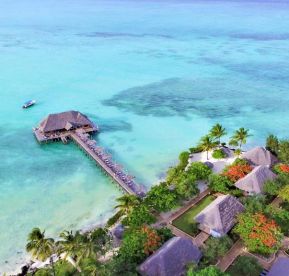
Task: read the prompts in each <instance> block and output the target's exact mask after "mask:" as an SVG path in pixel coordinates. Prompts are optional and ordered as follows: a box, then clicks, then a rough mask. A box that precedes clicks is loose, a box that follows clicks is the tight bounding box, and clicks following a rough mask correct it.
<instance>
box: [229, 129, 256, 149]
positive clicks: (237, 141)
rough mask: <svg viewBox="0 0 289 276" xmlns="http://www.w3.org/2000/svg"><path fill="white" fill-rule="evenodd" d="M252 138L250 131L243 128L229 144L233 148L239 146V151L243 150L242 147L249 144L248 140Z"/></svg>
mask: <svg viewBox="0 0 289 276" xmlns="http://www.w3.org/2000/svg"><path fill="white" fill-rule="evenodd" d="M250 136H251V135H250V134H249V130H248V129H245V128H243V127H241V128H239V129H238V130H236V131H235V133H234V135H233V136H232V137H231V141H230V143H229V144H230V145H232V146H239V149H240V150H242V145H244V144H246V143H247V139H248V137H250Z"/></svg>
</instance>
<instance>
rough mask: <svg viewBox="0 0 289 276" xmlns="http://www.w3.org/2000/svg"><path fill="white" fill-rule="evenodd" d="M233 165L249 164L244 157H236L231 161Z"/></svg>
mask: <svg viewBox="0 0 289 276" xmlns="http://www.w3.org/2000/svg"><path fill="white" fill-rule="evenodd" d="M235 165H249V162H248V161H247V160H246V159H242V158H236V159H235V161H234V162H233V163H232V166H235Z"/></svg>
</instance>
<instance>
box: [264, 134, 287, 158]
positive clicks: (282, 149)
mask: <svg viewBox="0 0 289 276" xmlns="http://www.w3.org/2000/svg"><path fill="white" fill-rule="evenodd" d="M266 148H267V149H268V150H270V151H271V152H272V153H273V154H275V155H276V156H277V157H278V159H279V160H280V161H282V162H284V163H286V164H289V140H288V139H287V140H279V139H278V138H277V137H276V136H274V135H272V134H271V135H269V136H268V137H267V140H266Z"/></svg>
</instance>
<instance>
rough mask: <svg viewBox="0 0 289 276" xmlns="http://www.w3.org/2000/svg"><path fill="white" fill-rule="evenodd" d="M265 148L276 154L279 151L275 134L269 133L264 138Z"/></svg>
mask: <svg viewBox="0 0 289 276" xmlns="http://www.w3.org/2000/svg"><path fill="white" fill-rule="evenodd" d="M266 149H267V150H269V151H271V152H272V153H273V154H275V155H276V156H277V155H278V151H279V140H278V138H277V136H275V135H273V134H270V135H269V136H268V137H267V139H266Z"/></svg>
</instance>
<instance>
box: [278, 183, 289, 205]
mask: <svg viewBox="0 0 289 276" xmlns="http://www.w3.org/2000/svg"><path fill="white" fill-rule="evenodd" d="M278 195H279V197H281V198H282V199H283V200H285V201H288V202H289V185H286V186H284V187H283V188H282V189H280V191H279V193H278Z"/></svg>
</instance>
